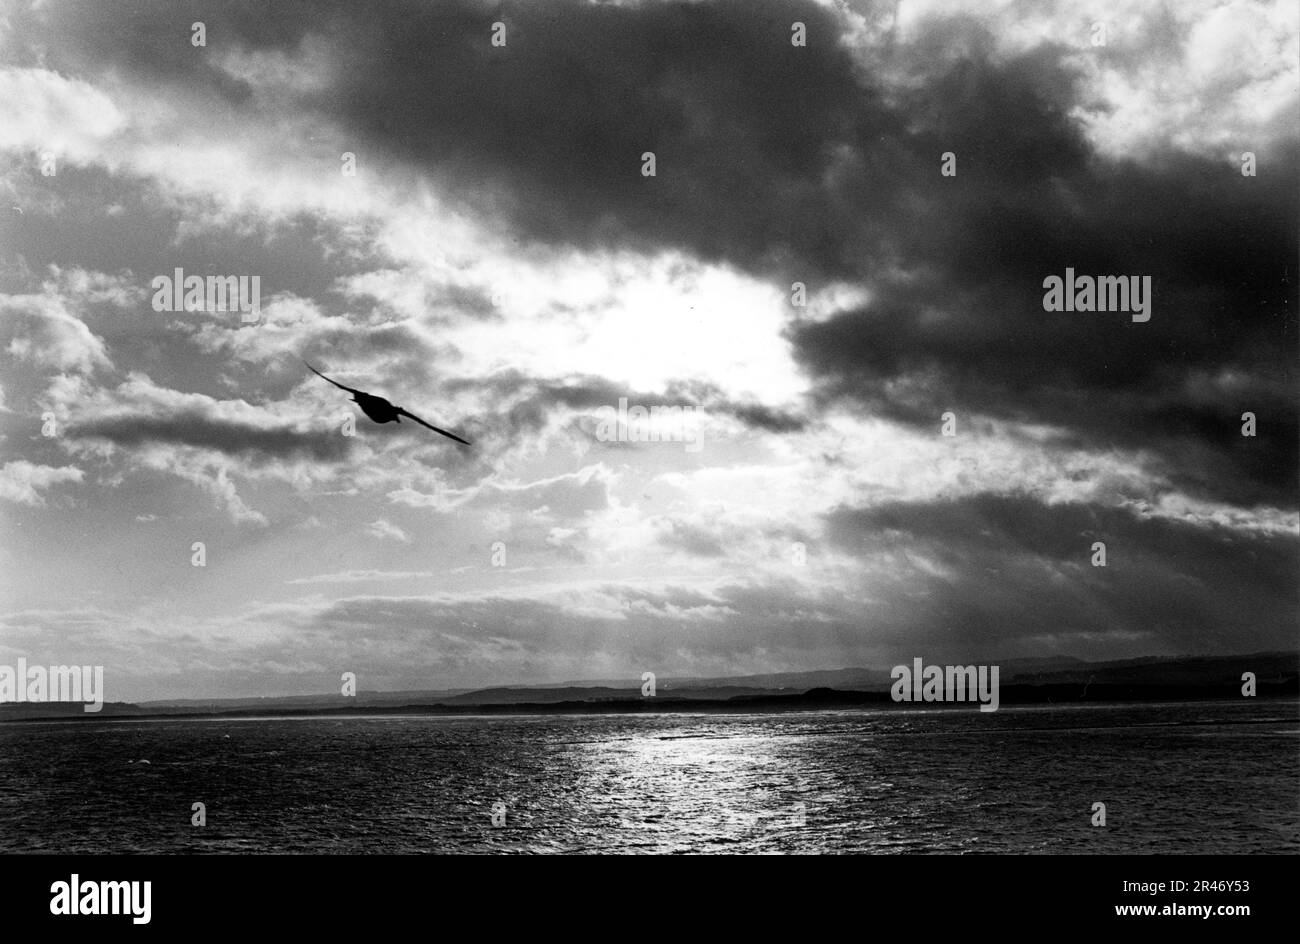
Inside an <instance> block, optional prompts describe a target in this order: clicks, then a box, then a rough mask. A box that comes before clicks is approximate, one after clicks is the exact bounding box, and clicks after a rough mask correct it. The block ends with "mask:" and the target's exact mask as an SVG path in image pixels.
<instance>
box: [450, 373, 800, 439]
mask: <svg viewBox="0 0 1300 944" xmlns="http://www.w3.org/2000/svg"><path fill="white" fill-rule="evenodd" d="M444 386H445V388H446V389H447V390H448V391H450V392H452V393H458V392H462V391H475V392H478V393H480V394H485V395H487V396H488V398H489V400H490V401H491V402H493V403H494V404H495V406H494V409H493V417H494V421H496V422H499V423H503V424H504V425H501V426H500V427H499V429H500V430H501V431H503V432H510V433H520V432H530V431H534V430H537V429H541V428H542V427H544V426H545V425H546V423H547V420H548V418H549V417H550V415H551V414H552V413H553V412H555V411H556V410H558V409H569V410H575V411H579V412H581V411H595V410H598V409H600V408H601V407H605V406H609V407H615V408H617V407H618V402H619V399H620V398H623V397H626V398H627V400H628V403H629V404H635V405H638V406H642V407H646V408H647V409H649V408H651V407H656V406H659V407H670V408H671V407H686V406H690V407H697V408H699V409H702V410H707V411H708V412H710V413H713V414H718V415H723V416H730V417H732V418H734V419H735V420H737V421H738V422H740V423H742V424H743V425H745V426H747V427H749V428H751V429H764V430H768V431H771V432H796V431H798V430H801V429H803V428H804V427H805V426H807V423H808V421H807V419H805V418H804V417H800V416H796V415H794V414H792V413H788V412H785V411H782V410H777V409H774V408H771V407H767V406H763V405H761V404H755V403H741V402H736V401H734V400H730V399H728V398H727V397H726V396H724V395H723V393H722V391H721V390H720V389H718V388H717V387H716V386H714V385H712V384H706V383H700V382H697V381H679V382H676V383H670V384H667V385H666V390H665V392H664V393H661V394H660V393H646V392H642V391H637V390H633V389H630V388H628V387H625V386H622V385H620V384H617V383H614V382H613V381H611V380H606V379H605V378H603V377H596V376H592V375H575V376H572V377H567V378H550V379H544V378H535V377H528V376H527V375H525V374H523V373H521V372H520V371H517V370H503V371H498V372H496V373H494V374H492V375H491V376H489V377H486V378H481V379H455V380H449V381H447V382H446V383H445V385H444Z"/></svg>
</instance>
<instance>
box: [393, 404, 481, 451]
mask: <svg viewBox="0 0 1300 944" xmlns="http://www.w3.org/2000/svg"><path fill="white" fill-rule="evenodd" d="M397 412H398V413H400V414H402V415H403V416H406V417H409V418H411V419H413V420H415V421H416V422H417V423H419V424H420V425H421V426H425V427H428V428H429V429H431V430H433V431H434V432H435V433H442V435H444V436H446V437H447V438H448V439H454V440H456V442H458V443H463V444H464V445H466V446H468V445H469V443H468V442H466V441H465V440H463V439H461V438H460V437H459V436H457V435H456V434H455V433H449V432H447V431H446V430H445V429H439V428H438V427H436V426H434V425H433V424H432V423H426V422H425V421H424V420H422V419H420V418H419V417H418V416H416V415H415V414H414V413H410V412H408V411H406V410H403V409H402V408H401V407H400V406H399V407H398V408H397Z"/></svg>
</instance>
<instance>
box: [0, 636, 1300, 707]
mask: <svg viewBox="0 0 1300 944" xmlns="http://www.w3.org/2000/svg"><path fill="white" fill-rule="evenodd" d="M927 664H930V663H929V662H928V661H927ZM997 664H998V665H999V689H1000V692H1001V703H1002V704H1004V705H1015V704H1036V703H1045V702H1054V703H1056V702H1078V701H1087V702H1107V701H1162V700H1183V699H1210V698H1240V697H1241V676H1242V673H1244V672H1253V673H1255V677H1256V679H1257V683H1258V686H1259V690H1258V695H1259V697H1279V696H1280V697H1294V696H1296V695H1297V694H1300V653H1287V652H1262V653H1255V654H1253V655H1244V656H1190V657H1172V658H1166V657H1150V658H1142V659H1126V660H1120V661H1113V662H1084V661H1082V660H1079V659H1060V658H1047V659H1009V660H1006V661H1003V662H999V663H997ZM891 681H892V680H891V677H890V672H889V670H886V669H876V668H847V669H827V670H823V671H813V672H789V673H774V674H770V675H746V676H737V677H735V678H681V679H673V678H666V679H657V680H656V692H655V697H654V698H642V697H641V693H640V688H641V682H640V680H639V679H636V680H635V681H634V682H633V681H626V680H617V683H616V684H593V683H573V684H569V685H537V686H519V685H516V686H508V687H495V688H484V689H475V690H471V691H466V690H463V689H451V690H432V691H420V690H416V691H397V692H358V693H357V695H356V696H355V697H350V698H345V697H343V696H342V695H339V694H329V695H296V696H284V697H272V698H230V699H193V700H166V701H152V702H142V703H140V704H138V705H137V704H128V703H123V702H115V703H107V704H105V705H104V707H103V710H102V711H100V712H98V713H93V714H92V713H88V712H85V711H83V709H82V706H81V704H80V703H63V704H60V703H45V704H32V703H28V702H20V703H7V704H0V721H22V720H37V719H47V720H60V719H67V720H95V719H108V718H129V717H178V716H182V717H183V716H189V715H208V716H217V715H219V716H225V717H250V716H257V715H282V714H289V715H302V714H348V713H385V712H393V713H410V712H425V713H447V714H467V713H474V712H485V713H501V712H512V711H513V712H537V713H550V712H606V711H756V710H803V709H807V708H816V707H830V706H837V707H852V706H855V705H863V706H868V705H871V706H889V705H892V704H893V702H892V700H891V699H890V697H889V688H890V685H891Z"/></svg>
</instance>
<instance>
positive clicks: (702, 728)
mask: <svg viewBox="0 0 1300 944" xmlns="http://www.w3.org/2000/svg"><path fill="white" fill-rule="evenodd" d="M1297 712H1298V706H1297V705H1296V704H1295V703H1293V702H1276V701H1274V702H1247V701H1243V702H1231V703H1212V704H1211V703H1205V704H1192V705H1187V704H1183V705H1155V706H1151V705H1147V706H1138V707H1135V706H1092V707H1070V708H1003V709H1002V710H1000V711H998V712H996V713H993V714H980V713H979V712H978V711H974V710H960V711H954V710H930V711H911V710H908V711H902V710H882V711H844V712H816V713H792V714H747V715H717V714H712V715H709V714H700V715H587V716H544V717H474V718H467V717H456V718H447V717H409V716H406V717H384V718H327V719H309V720H290V719H263V720H238V721H233V720H216V721H167V722H75V723H51V724H45V723H41V724H33V723H10V724H2V725H0V850H3V851H10V852H13V851H23V852H32V851H44V852H339V853H355V852H412V853H414V852H503V851H518V852H786V853H800V852H981V851H984V852H1296V851H1300V794H1298V792H1297V791H1298V786H1297V785H1298V784H1300V722H1298V717H1300V716H1298V713H1297ZM141 760H148V761H149V763H148V764H142V763H139V761H141ZM195 802H202V803H204V804H206V808H207V826H205V827H195V826H192V825H191V824H190V819H191V816H192V815H193V814H192V812H191V805H192V804H193V803H195ZM1095 802H1103V803H1105V804H1106V817H1107V825H1106V827H1105V828H1104V829H1103V828H1097V827H1093V826H1092V825H1091V818H1092V805H1093V803H1095ZM495 804H504V808H505V824H504V825H503V826H499V827H495V826H493V824H492V813H493V807H494V805H495ZM799 804H802V807H800V806H799ZM498 809H499V808H498Z"/></svg>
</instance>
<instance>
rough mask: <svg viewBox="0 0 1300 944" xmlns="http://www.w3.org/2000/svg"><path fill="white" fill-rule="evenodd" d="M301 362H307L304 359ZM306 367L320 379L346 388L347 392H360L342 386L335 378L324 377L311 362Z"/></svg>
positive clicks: (342, 388)
mask: <svg viewBox="0 0 1300 944" xmlns="http://www.w3.org/2000/svg"><path fill="white" fill-rule="evenodd" d="M303 363H304V364H307V362H306V361H303ZM307 369H308V370H309V371H311V372H312V373H313V374H315V375H316V376H317V377H319V378H320V379H321V380H329V382H330V383H332V384H333V385H334V386H336V387H338V388H339V389H340V390H346V391H347V392H348V393H360V392H361V391H360V390H353V389H352V388H351V387H345V386H343V384H341V383H339V382H338V381H337V380H330V379H329V378H328V377H326V376H325V375H324V374H322V373H321V372H320V371H319V370H317V369H316V368H315V367H312V366H311V364H307Z"/></svg>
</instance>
